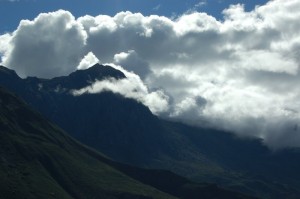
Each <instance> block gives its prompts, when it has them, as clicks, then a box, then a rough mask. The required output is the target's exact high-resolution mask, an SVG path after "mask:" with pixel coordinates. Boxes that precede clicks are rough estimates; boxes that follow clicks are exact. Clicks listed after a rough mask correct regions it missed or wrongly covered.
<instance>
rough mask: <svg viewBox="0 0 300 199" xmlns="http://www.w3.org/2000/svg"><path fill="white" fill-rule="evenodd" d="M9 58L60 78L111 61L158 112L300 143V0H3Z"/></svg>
mask: <svg viewBox="0 0 300 199" xmlns="http://www.w3.org/2000/svg"><path fill="white" fill-rule="evenodd" d="M0 13H2V16H4V17H1V19H0V23H1V24H0V25H1V26H0V27H1V30H0V32H1V33H0V57H1V64H2V65H4V66H6V67H8V68H11V69H13V70H15V71H16V72H17V73H18V74H19V75H20V76H21V77H27V76H37V77H41V78H52V77H56V76H61V75H67V74H69V73H71V72H73V71H75V70H76V69H85V68H87V67H89V66H91V65H92V64H94V63H97V62H99V63H102V64H109V65H111V66H113V67H115V68H117V69H120V70H121V71H123V72H124V74H125V75H126V76H127V79H125V80H115V79H107V80H103V81H101V82H95V83H94V84H93V85H92V86H91V87H87V88H82V89H80V90H77V91H72V94H74V95H75V96H77V95H82V94H84V93H85V92H86V91H88V92H90V93H98V92H102V91H104V90H110V91H112V92H115V93H119V94H121V95H123V96H124V97H127V98H133V99H136V100H138V101H140V102H141V103H143V104H145V105H146V106H148V107H149V109H150V110H151V111H152V112H153V113H154V114H156V115H158V116H160V117H163V118H167V119H171V120H176V121H181V122H185V123H188V124H192V125H197V126H205V127H212V128H218V129H223V130H227V131H231V132H234V133H236V134H237V135H238V136H240V137H255V138H260V139H262V140H263V142H264V143H265V144H266V145H268V146H269V147H271V148H274V149H278V148H283V147H299V146H300V130H299V128H298V126H299V124H300V115H299V112H300V102H299V99H300V87H299V84H300V73H299V66H300V21H299V18H300V1H299V0H288V1H287V0H271V1H250V0H249V1H241V0H240V1H238V0H237V1H225V0H223V1H220V0H215V1H214V0H211V1H209V0H207V1H196V0H195V1H194V0H190V1H175V0H165V1H158V0H152V1H140V0H139V1H138V0H128V1H126V0H124V1H116V0H115V1H93V0H90V1H88V3H85V4H83V3H81V2H80V1H72V2H71V1H63V0H61V1H56V0H52V1H50V0H49V1H47V0H40V1H39V0H34V1H33V0H32V1H31V0H23V1H22V0H15V1H5V0H0Z"/></svg>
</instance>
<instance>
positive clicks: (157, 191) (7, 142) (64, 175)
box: [0, 87, 251, 199]
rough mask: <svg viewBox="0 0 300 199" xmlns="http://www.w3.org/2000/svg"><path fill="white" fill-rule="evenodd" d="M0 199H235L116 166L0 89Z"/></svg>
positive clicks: (167, 174) (182, 180)
mask: <svg viewBox="0 0 300 199" xmlns="http://www.w3.org/2000/svg"><path fill="white" fill-rule="evenodd" d="M0 138H1V139H0V163H1V164H0V177H1V181H0V194H1V195H0V198H5V199H13V198H18V199H19V198H26V199H30V198H70V199H71V198H74V199H75V198H76V199H79V198H84V199H87V198H103V199H106V198H107V199H114V198H116V199H151V198H157V199H158V198H161V199H168V198H170V199H175V198H183V199H184V198H186V199H193V198H199V197H200V198H236V199H239V198H240V199H242V198H244V199H248V198H249V199H250V198H251V197H247V196H245V195H243V194H239V193H234V192H232V191H226V190H223V189H220V188H218V187H217V186H215V185H210V184H199V183H193V182H191V181H190V180H187V179H185V178H183V177H180V176H177V175H175V174H174V173H171V172H167V171H162V170H146V169H139V168H135V167H132V166H129V165H124V164H120V163H117V162H114V161H112V160H110V159H108V158H106V157H104V156H103V155H101V154H99V153H98V152H95V151H94V150H92V149H89V148H87V147H86V146H84V145H82V144H80V143H79V142H77V141H75V140H74V139H73V138H71V137H69V136H68V135H66V134H65V133H64V132H63V131H62V130H61V129H59V128H58V127H57V126H55V125H53V124H51V123H49V122H48V121H47V120H46V119H44V117H43V116H41V115H40V114H39V113H37V112H35V111H33V110H32V109H31V108H30V107H28V106H27V105H26V104H25V103H24V102H22V101H21V100H20V99H18V98H17V97H16V96H14V95H13V94H11V93H9V92H7V91H6V90H4V89H3V88H1V87H0Z"/></svg>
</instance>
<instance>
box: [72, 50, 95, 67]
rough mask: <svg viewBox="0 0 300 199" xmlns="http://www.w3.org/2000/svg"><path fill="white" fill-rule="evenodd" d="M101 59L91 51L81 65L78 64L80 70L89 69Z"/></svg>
mask: <svg viewBox="0 0 300 199" xmlns="http://www.w3.org/2000/svg"><path fill="white" fill-rule="evenodd" d="M99 62H100V61H99V59H98V58H97V57H96V56H95V55H94V54H93V53H92V52H89V53H88V54H87V55H86V56H84V58H83V59H82V60H81V61H80V63H79V65H78V66H77V69H78V70H84V69H87V68H89V67H91V66H93V65H95V64H96V63H99Z"/></svg>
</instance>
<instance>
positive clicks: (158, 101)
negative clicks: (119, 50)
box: [72, 64, 169, 114]
mask: <svg viewBox="0 0 300 199" xmlns="http://www.w3.org/2000/svg"><path fill="white" fill-rule="evenodd" d="M109 65H110V66H113V67H115V68H116V69H118V70H121V71H122V72H123V73H124V74H125V76H126V78H123V79H114V78H110V79H106V80H102V81H96V82H95V83H93V84H92V85H91V86H88V87H86V88H82V89H80V90H75V91H73V92H72V93H73V94H74V95H75V96H76V95H82V94H84V93H100V92H103V91H112V92H114V93H117V94H121V95H123V96H124V97H126V98H131V99H135V100H137V101H139V102H141V103H143V104H144V105H146V106H148V107H149V109H150V110H151V111H152V112H153V113H154V114H158V113H162V112H166V111H167V110H168V104H169V103H168V100H169V99H168V97H167V96H166V95H165V94H164V92H163V91H161V90H156V91H149V89H148V88H147V86H146V85H145V84H144V83H143V82H142V80H141V79H140V77H139V76H138V75H136V74H134V73H130V72H127V71H126V70H124V69H123V68H122V67H120V66H116V65H114V64H109Z"/></svg>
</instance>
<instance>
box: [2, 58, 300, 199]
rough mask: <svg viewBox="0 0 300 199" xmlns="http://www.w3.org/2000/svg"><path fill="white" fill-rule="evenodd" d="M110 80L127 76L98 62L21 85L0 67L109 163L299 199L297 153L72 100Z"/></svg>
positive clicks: (118, 105) (90, 100) (96, 101)
mask: <svg viewBox="0 0 300 199" xmlns="http://www.w3.org/2000/svg"><path fill="white" fill-rule="evenodd" d="M106 78H116V79H120V78H126V76H125V75H124V74H123V73H122V72H120V71H118V70H116V69H114V68H112V67H109V66H102V65H98V64H97V65H95V66H93V67H91V68H89V69H87V70H80V71H76V72H74V73H72V74H70V75H69V76H65V77H57V78H54V79H50V80H46V79H38V78H34V77H29V78H26V79H21V78H19V77H18V76H17V74H16V73H15V72H14V71H12V70H9V69H7V68H5V67H0V85H2V86H3V87H5V88H7V89H9V90H10V91H11V92H14V93H16V94H17V95H18V96H20V97H21V98H22V99H23V100H24V101H25V102H26V103H27V104H28V105H30V106H32V107H34V108H35V109H36V110H38V111H39V112H40V113H42V114H43V115H44V116H45V117H46V118H48V119H49V120H50V121H52V122H53V123H55V124H57V125H58V126H59V127H61V128H62V129H64V130H65V131H66V132H68V133H69V134H70V135H71V136H72V137H74V138H76V139H77V140H78V141H80V142H82V143H84V144H86V145H88V146H90V147H92V148H94V149H96V150H98V151H99V152H101V153H103V154H105V155H106V156H107V157H109V158H112V159H114V160H116V161H119V162H123V163H126V164H130V165H133V166H139V167H143V168H150V169H166V170H170V171H172V172H175V173H177V174H180V175H183V176H185V177H188V178H189V179H192V180H196V181H198V182H210V183H216V184H218V185H220V186H223V187H225V188H227V189H231V190H235V191H240V192H244V193H246V194H250V195H254V196H259V197H261V198H278V199H279V198H280V199H281V198H300V197H299V196H300V173H299V172H298V170H299V168H300V152H299V150H298V149H287V150H282V151H279V152H272V151H270V150H269V149H268V148H267V147H266V146H264V145H263V144H262V142H261V141H260V140H258V139H240V138H238V137H236V136H234V135H233V134H231V133H228V132H222V131H219V130H213V129H205V128H196V127H191V126H187V125H184V124H181V123H176V122H170V121H165V120H162V119H160V118H158V117H156V116H155V115H153V114H152V113H151V112H150V110H149V109H148V108H147V107H145V106H144V105H143V104H141V103H139V102H137V101H135V100H133V99H127V98H124V97H123V96H121V95H117V94H114V93H111V92H108V91H107V92H102V93H98V94H83V95H80V96H73V95H71V94H70V91H71V90H72V89H80V88H83V87H86V86H89V85H91V84H92V83H93V82H95V81H96V80H103V79H106ZM168 193H169V192H168Z"/></svg>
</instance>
